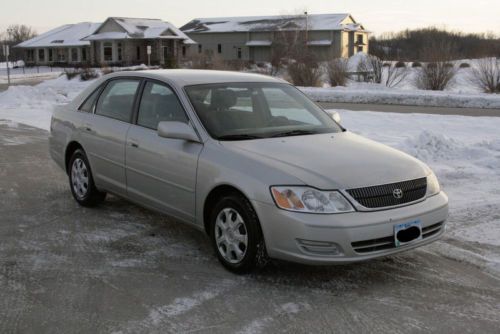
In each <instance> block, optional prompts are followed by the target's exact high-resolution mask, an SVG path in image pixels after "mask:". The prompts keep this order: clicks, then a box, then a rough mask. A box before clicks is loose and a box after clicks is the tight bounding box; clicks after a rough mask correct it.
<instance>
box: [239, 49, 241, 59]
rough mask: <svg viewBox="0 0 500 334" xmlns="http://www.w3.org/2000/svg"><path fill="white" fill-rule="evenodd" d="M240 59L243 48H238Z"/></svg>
mask: <svg viewBox="0 0 500 334" xmlns="http://www.w3.org/2000/svg"><path fill="white" fill-rule="evenodd" d="M238 59H241V48H238Z"/></svg>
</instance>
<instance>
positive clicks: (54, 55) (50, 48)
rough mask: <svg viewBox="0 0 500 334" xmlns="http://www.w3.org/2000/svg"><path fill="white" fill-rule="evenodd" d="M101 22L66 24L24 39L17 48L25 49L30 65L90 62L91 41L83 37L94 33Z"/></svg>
mask: <svg viewBox="0 0 500 334" xmlns="http://www.w3.org/2000/svg"><path fill="white" fill-rule="evenodd" d="M99 26H100V24H99V23H90V22H82V23H77V24H66V25H63V26H61V27H58V28H55V29H52V30H50V31H48V32H46V33H43V34H41V35H38V36H36V37H34V38H32V39H30V40H27V41H24V42H22V43H20V44H18V45H16V46H15V47H16V48H22V49H24V50H25V51H24V54H25V56H24V60H25V62H26V64H28V65H34V64H38V65H49V64H81V63H87V62H90V59H91V56H90V55H91V52H90V42H88V41H83V40H82V38H84V37H86V36H88V35H90V34H92V33H93V32H94V31H95V30H96V29H97V28H98V27H99Z"/></svg>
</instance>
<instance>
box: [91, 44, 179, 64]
mask: <svg viewBox="0 0 500 334" xmlns="http://www.w3.org/2000/svg"><path fill="white" fill-rule="evenodd" d="M179 43H182V41H179V40H174V39H127V40H109V41H92V49H93V54H92V63H94V64H96V65H108V66H109V65H113V66H130V65H139V64H146V65H159V66H163V67H175V65H176V64H177V61H178V59H179V57H180V56H182V53H184V52H182V49H181V48H182V47H183V46H180V45H179ZM148 46H150V47H151V54H150V55H149V57H148V53H147V50H148ZM148 58H149V59H148Z"/></svg>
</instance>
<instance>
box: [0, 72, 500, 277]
mask: <svg viewBox="0 0 500 334" xmlns="http://www.w3.org/2000/svg"><path fill="white" fill-rule="evenodd" d="M88 84H90V82H81V81H79V80H78V79H74V80H71V81H68V80H67V79H66V78H65V77H60V78H58V79H54V80H49V81H46V82H44V83H42V84H39V85H37V86H14V87H10V88H9V89H8V90H7V91H5V92H3V93H0V120H1V119H6V120H11V121H14V122H18V123H25V124H28V125H32V126H35V127H38V128H42V129H46V130H48V129H49V126H50V116H51V113H52V110H53V108H54V107H55V106H57V105H60V104H63V103H67V102H69V101H70V100H71V99H72V98H73V97H75V96H76V95H77V94H78V93H79V92H80V91H81V90H83V89H84V88H85V87H86V86H87V85H88ZM339 112H340V114H341V117H342V123H343V124H344V125H345V126H346V127H347V129H349V130H350V131H353V132H356V133H359V134H361V135H363V136H366V137H368V138H371V139H374V140H376V141H379V142H382V143H384V144H387V145H389V146H392V147H395V148H397V149H400V150H402V151H404V152H407V153H409V154H411V155H413V156H415V157H417V158H419V159H421V160H423V161H424V162H426V163H427V164H428V165H429V166H430V167H431V168H432V169H433V170H434V171H435V172H436V174H437V175H438V178H439V179H440V181H441V184H442V188H443V189H444V190H445V191H446V192H447V193H448V195H449V197H450V209H451V214H450V220H449V223H448V232H447V234H446V236H445V237H444V239H443V241H442V242H439V243H435V244H433V245H431V246H430V247H429V248H428V249H431V250H432V251H435V252H439V253H441V254H443V255H444V256H449V257H453V258H456V259H459V260H461V261H470V262H472V263H474V264H476V265H480V266H486V267H487V268H489V269H492V270H498V271H500V249H499V247H498V246H499V240H500V208H499V204H500V135H499V133H500V130H499V129H500V118H496V117H491V118H490V117H467V116H444V115H427V114H396V113H381V112H369V111H366V112H360V111H346V110H340V111H339Z"/></svg>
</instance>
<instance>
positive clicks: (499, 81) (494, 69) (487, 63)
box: [471, 58, 500, 94]
mask: <svg viewBox="0 0 500 334" xmlns="http://www.w3.org/2000/svg"><path fill="white" fill-rule="evenodd" d="M471 81H472V83H474V84H475V85H476V86H477V87H479V88H480V89H482V90H483V91H484V92H486V93H497V94H499V93H500V65H499V63H498V60H497V59H496V58H483V59H480V60H479V61H478V63H477V65H476V66H474V67H473V68H472V77H471Z"/></svg>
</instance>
